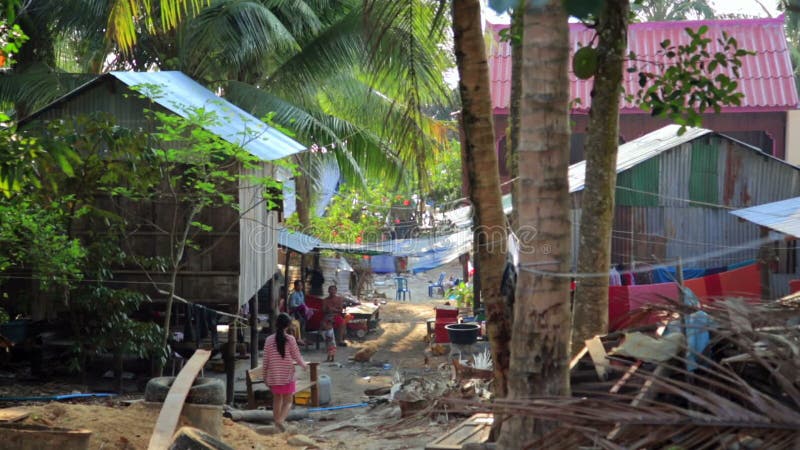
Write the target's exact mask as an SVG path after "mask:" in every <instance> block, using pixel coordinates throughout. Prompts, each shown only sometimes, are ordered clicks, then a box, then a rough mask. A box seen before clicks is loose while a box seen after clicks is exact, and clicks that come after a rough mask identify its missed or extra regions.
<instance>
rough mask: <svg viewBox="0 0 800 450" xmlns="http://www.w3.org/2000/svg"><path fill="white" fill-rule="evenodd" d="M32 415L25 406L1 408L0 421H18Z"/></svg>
mask: <svg viewBox="0 0 800 450" xmlns="http://www.w3.org/2000/svg"><path fill="white" fill-rule="evenodd" d="M29 415H31V412H30V411H28V410H27V409H25V408H19V407H13V408H3V409H0V422H17V421H20V420H22V419H24V418H26V417H28V416H29Z"/></svg>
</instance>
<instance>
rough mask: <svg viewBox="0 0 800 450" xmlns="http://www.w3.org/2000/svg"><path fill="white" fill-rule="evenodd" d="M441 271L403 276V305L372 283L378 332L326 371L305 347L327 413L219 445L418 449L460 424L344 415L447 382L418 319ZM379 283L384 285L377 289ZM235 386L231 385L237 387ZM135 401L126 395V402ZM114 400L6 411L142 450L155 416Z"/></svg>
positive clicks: (388, 413)
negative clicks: (397, 388) (429, 383)
mask: <svg viewBox="0 0 800 450" xmlns="http://www.w3.org/2000/svg"><path fill="white" fill-rule="evenodd" d="M442 270H444V271H446V272H448V273H449V274H453V275H458V274H460V269H459V267H458V265H457V264H451V265H448V266H445V267H443V268H442V269H441V270H437V271H434V272H430V273H428V274H421V275H417V276H409V278H410V279H409V287H410V288H411V293H412V296H411V299H409V300H407V301H396V300H395V299H394V294H395V291H394V285H393V283H392V282H391V281H390V280H391V277H390V276H385V277H381V276H378V277H377V278H376V281H378V283H376V286H375V288H376V290H377V291H379V292H382V293H385V294H386V296H387V297H388V298H387V300H386V304H383V305H382V306H381V322H380V326H379V328H378V329H377V330H376V331H374V332H371V333H369V334H368V335H367V336H366V337H365V338H364V339H363V340H360V341H351V342H350V345H349V346H348V347H344V348H339V350H338V352H337V355H336V361H335V362H333V363H329V362H324V360H325V356H326V354H325V351H324V349H323V348H320V349H319V350H316V349H314V348H313V346H312V347H311V348H310V349H309V350H304V351H303V355H304V357H305V359H306V360H307V361H322V363H321V364H320V369H319V370H320V373H321V374H325V375H328V376H329V377H330V379H331V397H332V401H331V403H330V404H329V405H326V407H329V408H334V409H331V410H327V411H317V412H309V413H308V418H306V419H304V420H300V421H295V422H291V423H290V427H289V430H287V432H284V433H279V434H264V433H265V432H269V428H270V427H266V428H265V427H261V430H262V431H261V433H259V432H257V431H255V430H254V429H253V427H250V426H248V425H246V424H244V423H241V422H240V423H235V422H232V421H230V420H229V419H224V422H223V423H224V426H223V429H224V432H223V435H222V439H223V440H224V441H225V442H226V443H228V444H229V445H231V446H232V447H234V448H236V449H272V448H291V447H293V446H295V447H298V448H299V447H306V448H326V449H376V450H377V449H408V448H424V447H425V445H426V444H427V443H428V442H430V441H432V440H433V439H434V438H435V437H437V436H439V435H441V434H443V433H444V432H446V430H447V429H450V428H452V427H454V426H456V425H457V424H458V423H460V421H461V420H462V418H459V417H452V416H450V417H446V416H445V415H440V416H436V417H428V416H415V417H407V418H401V417H400V408H399V406H398V405H396V404H392V403H388V402H378V404H375V402H371V404H370V405H369V406H359V407H352V405H357V404H361V403H363V402H366V401H367V400H368V397H367V396H366V395H365V393H364V391H365V390H366V389H371V388H377V387H383V386H390V385H391V384H392V377H393V376H403V377H411V376H424V377H435V376H441V377H446V376H448V374H449V366H448V365H447V364H446V361H447V357H446V356H438V357H435V356H430V355H428V356H427V357H426V353H425V349H426V347H427V345H428V344H427V343H426V342H425V334H426V332H425V330H426V325H425V322H426V319H428V318H431V317H433V307H434V306H436V305H441V304H444V302H445V300H444V299H443V298H441V297H436V298H428V296H427V285H428V281H429V280H431V279H435V278H436V277H438V274H439V273H440V272H441V271H442ZM384 280H385V283H381V281H384ZM367 346H374V347H375V348H376V350H377V351H376V352H375V354H374V355H373V356H372V358H371V360H370V362H365V363H357V362H353V361H351V360H350V359H349V357H351V356H352V355H353V354H354V353H355V352H357V351H358V350H359V349H361V348H364V347H367ZM395 374H397V375H395ZM240 375H241V376H240ZM243 375H244V374H243V373H242V374H239V373H237V377H238V378H240V379H243ZM206 376H208V372H207V373H206ZM298 376H300V377H302V376H304V374H298ZM238 381H240V380H237V385H240V384H241V383H239V382H238ZM76 388H78V389H76ZM72 390H79V387H76V386H68V385H53V384H52V383H51V384H49V385H47V386H42V389H41V390H39V391H37V392H38V395H43V394H49V393H69V392H71V391H72ZM50 391H55V392H50ZM17 395H19V394H17ZM135 397H136V396H135V395H133V396H130V395H129V396H127V399H128V400H129V399H130V398H135ZM121 400H122V399H111V400H100V399H95V400H90V401H88V402H87V401H83V402H74V403H47V404H41V403H38V404H36V403H24V404H16V405H13V406H17V407H20V406H22V407H24V408H26V409H28V410H30V412H31V415H30V416H29V417H28V418H27V419H25V422H26V423H36V424H45V425H50V426H55V427H62V428H73V429H89V430H91V431H92V438H91V444H90V448H91V449H125V450H128V449H145V448H147V443H148V441H149V438H150V434H151V432H152V429H153V426H154V423H155V419H156V417H157V415H158V411H154V410H153V409H152V408H148V407H146V406H144V405H142V404H141V403H133V404H129V405H128V404H127V402H123V401H121ZM126 405H127V406H126ZM5 406H12V405H5ZM337 407H339V408H338V409H337ZM296 409H297V410H302V409H303V408H302V407H296ZM265 429H266V430H267V431H264V430H265ZM297 435H304V436H307V437H309V438H310V439H311V440H310V441H304V442H297V439H296V437H297Z"/></svg>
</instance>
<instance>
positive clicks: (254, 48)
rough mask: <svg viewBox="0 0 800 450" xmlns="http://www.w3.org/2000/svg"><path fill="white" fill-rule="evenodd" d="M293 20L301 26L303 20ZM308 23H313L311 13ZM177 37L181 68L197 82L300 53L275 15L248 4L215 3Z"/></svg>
mask: <svg viewBox="0 0 800 450" xmlns="http://www.w3.org/2000/svg"><path fill="white" fill-rule="evenodd" d="M296 20H297V21H298V22H305V20H304V17H297V18H296ZM309 20H311V21H312V22H313V21H316V20H317V19H316V17H315V16H314V15H313V12H312V15H311V18H310V19H309ZM181 36H182V39H181V54H180V57H181V66H182V68H183V70H184V71H185V72H187V73H189V74H191V75H192V76H195V77H197V78H203V77H205V76H206V75H208V74H210V73H214V72H219V71H220V69H222V70H224V71H226V72H227V73H233V74H236V73H237V72H238V71H239V70H242V69H243V68H246V67H248V66H249V65H256V64H258V62H259V61H268V60H270V59H272V58H274V56H275V55H276V54H289V53H292V52H296V51H298V50H299V49H300V47H299V46H298V44H297V42H296V41H295V39H294V36H293V35H292V33H291V32H290V31H289V30H288V29H287V28H286V27H285V26H284V24H283V23H282V22H281V21H280V20H279V19H278V18H277V17H276V16H275V14H273V12H272V11H270V10H269V9H268V8H266V7H265V6H264V5H262V4H261V3H260V2H258V1H252V0H222V1H218V2H215V4H214V5H212V6H210V7H208V8H205V9H203V10H202V11H201V12H200V13H199V14H198V15H197V16H195V17H194V18H193V19H191V20H190V21H188V22H187V24H186V26H185V27H184V28H183V30H182V33H181Z"/></svg>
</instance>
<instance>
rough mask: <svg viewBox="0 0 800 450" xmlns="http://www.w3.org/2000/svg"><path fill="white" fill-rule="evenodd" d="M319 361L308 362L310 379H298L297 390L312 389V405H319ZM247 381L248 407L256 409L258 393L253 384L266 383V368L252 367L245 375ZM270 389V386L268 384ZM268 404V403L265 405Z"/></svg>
mask: <svg viewBox="0 0 800 450" xmlns="http://www.w3.org/2000/svg"><path fill="white" fill-rule="evenodd" d="M318 366H319V363H318V362H311V363H308V375H309V377H308V378H309V379H308V381H300V380H298V381H297V389H296V391H295V392H301V391H307V390H309V389H310V390H311V406H319V386H318V385H317V367H318ZM245 383H246V384H247V408H248V409H256V408H257V407H258V404H257V402H256V393H255V390H254V389H253V386H254V385H256V384H259V383H261V384H264V386H266V383H264V368H263V367H262V366H258V367H256V368H255V369H250V370H248V371H247V373H246V375H245ZM267 389H269V386H267ZM265 406H266V405H265Z"/></svg>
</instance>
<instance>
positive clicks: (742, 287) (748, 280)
mask: <svg viewBox="0 0 800 450" xmlns="http://www.w3.org/2000/svg"><path fill="white" fill-rule="evenodd" d="M718 276H719V278H720V284H722V295H724V296H728V297H745V298H750V299H754V300H757V299H760V298H761V271H760V270H759V268H758V264H751V265H749V266H744V267H740V268H738V269H735V270H731V271H728V272H722V273H720V274H718Z"/></svg>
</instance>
